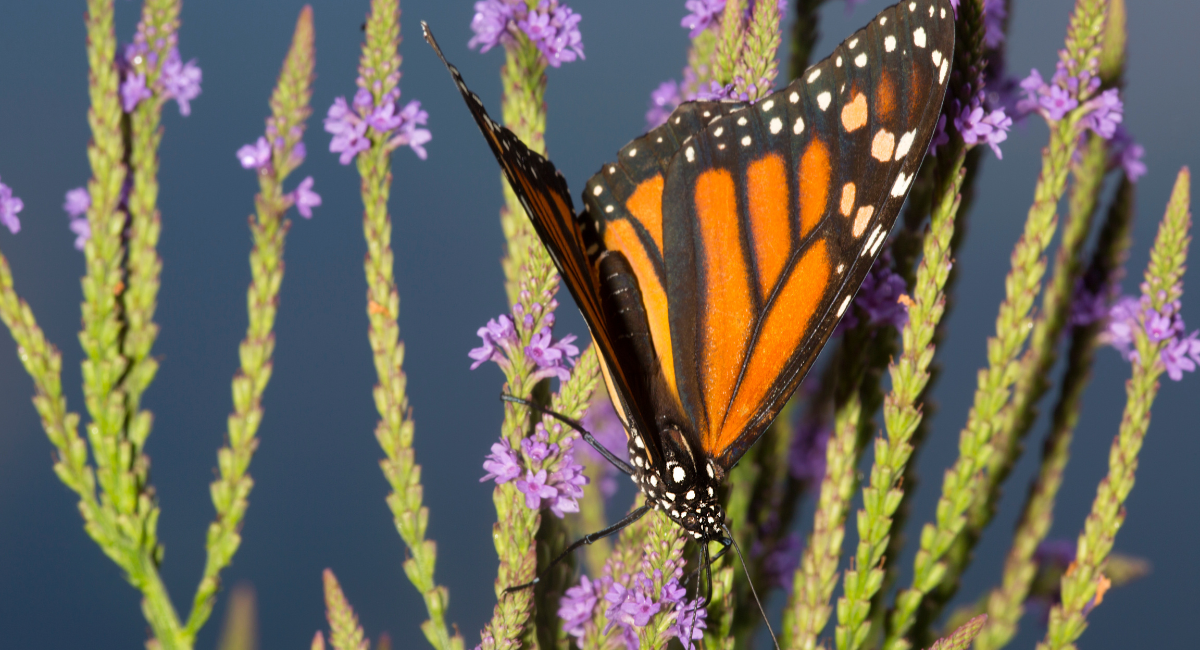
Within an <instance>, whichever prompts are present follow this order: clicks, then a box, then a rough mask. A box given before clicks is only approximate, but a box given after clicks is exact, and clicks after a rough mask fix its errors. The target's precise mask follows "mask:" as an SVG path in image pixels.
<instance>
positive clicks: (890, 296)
mask: <svg viewBox="0 0 1200 650" xmlns="http://www.w3.org/2000/svg"><path fill="white" fill-rule="evenodd" d="M906 288H907V287H906V286H905V284H904V278H902V277H900V276H899V275H898V274H897V273H896V272H895V271H893V270H892V263H891V255H890V254H889V252H887V251H886V250H885V251H884V253H883V255H880V256H879V259H878V260H877V261H876V262H875V265H874V266H872V267H871V270H870V272H868V273H867V277H865V278H863V283H862V285H861V286H860V287H859V289H858V295H856V296H854V308H853V309H850V310H848V311H847V312H846V315H845V316H844V317H843V318H842V321H841V322H840V323H838V326H837V330H836V331H835V334H836V333H838V332H844V331H846V330H848V329H850V328H852V327H856V326H857V325H858V322H859V321H858V317H859V312H862V314H864V315H866V317H867V322H868V323H869V324H870V325H871V326H873V327H879V326H883V325H891V326H893V327H895V328H896V329H901V328H903V327H904V324H905V323H907V322H908V306H907V305H906V304H905V303H904V302H903V300H904V297H903V296H904V295H905V294H904V291H905V289H906Z"/></svg>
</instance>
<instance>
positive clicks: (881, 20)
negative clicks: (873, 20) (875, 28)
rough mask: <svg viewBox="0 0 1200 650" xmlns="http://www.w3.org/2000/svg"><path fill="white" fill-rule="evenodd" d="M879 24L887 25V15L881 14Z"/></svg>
mask: <svg viewBox="0 0 1200 650" xmlns="http://www.w3.org/2000/svg"><path fill="white" fill-rule="evenodd" d="M879 24H880V25H886V24H887V16H880V17H879Z"/></svg>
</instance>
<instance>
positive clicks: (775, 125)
mask: <svg viewBox="0 0 1200 650" xmlns="http://www.w3.org/2000/svg"><path fill="white" fill-rule="evenodd" d="M781 130H783V120H781V119H779V118H778V117H773V118H771V133H772V134H776V133H779V132H780V131H781Z"/></svg>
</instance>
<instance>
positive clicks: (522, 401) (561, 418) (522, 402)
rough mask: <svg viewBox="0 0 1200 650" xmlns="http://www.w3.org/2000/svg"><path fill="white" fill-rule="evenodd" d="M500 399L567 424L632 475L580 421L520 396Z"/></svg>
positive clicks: (627, 464) (622, 469)
mask: <svg viewBox="0 0 1200 650" xmlns="http://www.w3.org/2000/svg"><path fill="white" fill-rule="evenodd" d="M500 399H501V401H505V402H512V403H513V404H520V405H522V406H527V407H529V408H531V409H533V410H535V411H537V412H538V413H541V414H542V415H549V416H550V417H552V418H554V419H555V420H558V421H559V422H562V423H564V424H566V425H567V426H569V427H571V428H572V429H574V430H576V431H578V432H579V435H580V436H582V437H583V440H584V442H586V443H588V444H589V445H591V446H592V448H593V449H595V450H596V452H597V453H599V454H600V455H601V456H604V460H607V461H608V462H610V463H612V464H613V466H614V467H616V468H617V469H619V470H621V471H622V472H624V473H625V474H626V475H627V476H633V467H631V466H630V465H629V463H627V462H625V461H623V460H621V459H620V458H617V457H616V455H615V454H613V453H612V452H611V451H609V450H608V447H605V446H604V445H602V444H600V441H598V440H596V438H595V437H594V436H592V434H591V432H589V431H588V430H587V429H584V428H583V425H582V424H580V422H579V421H578V420H572V419H571V418H569V417H567V416H565V415H563V414H561V413H555V412H554V411H551V410H549V409H547V408H543V407H542V406H540V405H538V404H534V403H533V402H531V401H529V400H527V399H524V398H521V397H516V396H514V395H503V394H502V395H500ZM588 543H589V544H590V543H591V542H588Z"/></svg>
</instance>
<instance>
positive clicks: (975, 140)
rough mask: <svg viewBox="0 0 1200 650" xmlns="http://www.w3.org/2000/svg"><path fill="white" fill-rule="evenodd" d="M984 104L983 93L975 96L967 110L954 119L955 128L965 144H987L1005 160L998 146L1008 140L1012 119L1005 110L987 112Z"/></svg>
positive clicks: (998, 156)
mask: <svg viewBox="0 0 1200 650" xmlns="http://www.w3.org/2000/svg"><path fill="white" fill-rule="evenodd" d="M956 103H957V102H956ZM982 103H983V94H982V93H981V94H979V95H976V96H975V99H974V100H973V101H972V102H971V105H970V106H968V107H967V109H966V110H963V111H962V112H961V113H959V115H958V117H956V118H954V128H955V129H957V130H958V132H959V134H960V135H962V139H963V142H965V143H967V144H969V145H976V144H981V143H986V144H987V145H988V146H989V147H991V148H992V151H993V152H995V153H996V157H997V158H1001V159H1003V158H1004V156H1003V155H1002V154H1001V153H1000V147H999V146H997V145H998V144H1000V143H1001V142H1004V141H1005V140H1006V139H1008V130H1009V129H1010V128H1011V127H1012V118H1010V117H1008V116H1007V115H1006V114H1005V113H1004V109H1003V108H998V109H996V110H994V111H991V112H985V111H984V109H983V105H982Z"/></svg>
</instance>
